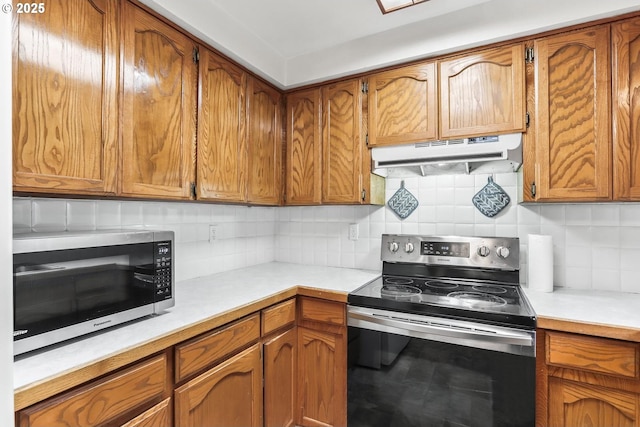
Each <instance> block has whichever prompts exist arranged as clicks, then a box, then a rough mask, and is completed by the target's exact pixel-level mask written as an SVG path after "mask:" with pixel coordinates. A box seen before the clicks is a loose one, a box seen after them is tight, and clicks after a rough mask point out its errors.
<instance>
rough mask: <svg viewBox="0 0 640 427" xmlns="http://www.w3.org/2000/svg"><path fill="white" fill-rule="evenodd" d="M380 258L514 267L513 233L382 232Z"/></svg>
mask: <svg viewBox="0 0 640 427" xmlns="http://www.w3.org/2000/svg"><path fill="white" fill-rule="evenodd" d="M381 259H382V261H386V262H403V263H413V264H430V265H450V266H461V267H477V268H491V269H499V270H518V269H519V268H520V241H519V239H518V238H517V237H460V236H415V235H407V234H383V235H382V253H381Z"/></svg>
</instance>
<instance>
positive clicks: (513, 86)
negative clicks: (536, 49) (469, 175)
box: [438, 43, 526, 139]
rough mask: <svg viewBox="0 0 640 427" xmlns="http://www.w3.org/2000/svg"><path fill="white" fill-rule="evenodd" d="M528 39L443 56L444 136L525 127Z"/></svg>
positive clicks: (441, 105) (441, 104)
mask: <svg viewBox="0 0 640 427" xmlns="http://www.w3.org/2000/svg"><path fill="white" fill-rule="evenodd" d="M524 52H525V49H524V44H522V43H518V44H515V45H510V46H504V47H499V48H495V49H488V50H483V51H480V52H473V53H469V54H466V55H463V56H458V57H454V58H451V59H445V60H442V61H438V75H439V79H440V137H441V139H449V138H460V137H469V136H482V135H492V134H498V133H508V132H522V131H524V130H525V127H526V121H525V115H526V111H525V74H524V64H525V62H524Z"/></svg>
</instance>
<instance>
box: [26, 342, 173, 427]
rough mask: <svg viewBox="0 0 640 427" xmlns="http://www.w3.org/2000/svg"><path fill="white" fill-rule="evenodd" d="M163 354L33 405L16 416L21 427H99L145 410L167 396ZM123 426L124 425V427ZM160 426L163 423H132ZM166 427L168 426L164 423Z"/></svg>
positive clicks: (164, 355)
mask: <svg viewBox="0 0 640 427" xmlns="http://www.w3.org/2000/svg"><path fill="white" fill-rule="evenodd" d="M167 372H168V367H167V357H166V354H165V353H162V354H160V355H158V356H155V357H152V358H150V359H147V360H145V361H142V362H139V363H136V364H135V365H133V366H131V367H129V368H126V369H123V370H121V371H119V372H116V373H115V374H112V375H109V376H107V377H105V378H103V379H101V380H97V381H94V382H92V383H89V384H88V385H86V386H82V387H80V388H78V389H76V390H73V391H70V392H68V393H63V394H62V395H60V396H58V397H54V398H51V399H49V400H46V401H44V402H42V403H38V404H36V405H33V406H31V407H29V408H27V409H25V410H23V411H20V413H19V414H18V420H19V421H18V423H19V424H18V425H19V426H20V427H40V426H41V427H70V426H101V425H105V424H110V423H113V422H115V421H116V420H118V419H122V418H123V417H124V416H126V415H127V414H132V413H133V414H135V415H133V416H132V418H136V417H137V416H138V415H139V414H140V412H138V413H135V411H136V408H140V410H141V411H144V410H145V409H147V408H148V407H149V405H150V404H153V402H154V401H158V400H160V399H161V398H162V397H164V396H166V394H167V393H168V387H167V386H168V384H169V382H168V381H167V380H168V373H167ZM125 425H126V424H125ZM133 425H144V426H161V425H162V424H135V423H134V424H131V426H133ZM165 425H167V424H165Z"/></svg>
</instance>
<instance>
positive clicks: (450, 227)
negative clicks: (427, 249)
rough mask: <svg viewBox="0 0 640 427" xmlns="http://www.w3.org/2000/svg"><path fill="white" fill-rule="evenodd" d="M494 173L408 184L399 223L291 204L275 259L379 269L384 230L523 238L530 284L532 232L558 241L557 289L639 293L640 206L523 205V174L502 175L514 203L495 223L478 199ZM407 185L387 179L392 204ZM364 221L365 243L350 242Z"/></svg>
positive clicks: (384, 215)
mask: <svg viewBox="0 0 640 427" xmlns="http://www.w3.org/2000/svg"><path fill="white" fill-rule="evenodd" d="M487 178H488V175H455V176H454V175H443V176H429V177H424V178H423V177H411V178H406V179H405V187H406V188H407V189H408V190H409V191H411V192H412V193H413V194H414V195H415V196H416V197H417V198H418V201H419V203H420V204H419V207H418V209H417V210H416V211H414V212H413V214H411V215H410V216H409V217H408V218H406V219H405V220H400V219H399V218H398V217H397V216H396V215H395V214H394V213H393V212H392V211H391V210H390V209H389V208H388V207H387V206H385V207H374V206H357V207H353V206H343V207H326V206H321V207H288V208H281V209H279V210H278V224H277V231H276V253H277V255H276V260H277V261H283V262H294V263H307V264H320V265H329V266H335V267H356V268H368V269H380V268H381V263H380V235H381V234H382V233H406V234H423V235H429V234H440V235H447V234H454V235H477V236H510V237H519V238H520V242H521V282H522V283H526V272H527V254H528V252H527V235H528V234H549V235H551V236H553V240H554V263H555V269H554V282H555V285H556V286H560V287H568V288H575V289H597V290H605V291H614V292H619V291H625V292H635V293H640V280H638V275H639V274H640V263H638V260H639V259H640V204H638V203H626V204H623V203H601V204H589V203H583V204H527V205H518V204H517V200H518V192H519V191H520V189H519V186H518V179H517V174H514V173H511V174H498V175H496V176H495V181H496V183H497V184H499V185H501V186H502V187H503V188H504V190H505V191H507V193H508V194H509V196H510V197H511V200H512V202H511V203H510V204H509V205H508V206H507V207H506V208H505V209H504V210H503V211H502V212H500V214H498V215H497V216H496V217H494V218H487V217H485V216H484V215H482V214H481V213H480V212H479V211H478V210H477V209H476V208H475V207H474V206H473V204H472V202H471V198H472V197H473V195H474V194H475V193H476V192H478V191H479V190H480V189H481V188H482V187H483V186H484V185H486V183H487ZM398 188H400V179H397V178H395V179H387V191H386V199H385V200H389V198H390V197H391V196H393V194H394V193H395V192H396V191H397V190H398ZM353 223H357V224H358V226H359V231H360V238H359V239H358V240H357V241H351V240H349V239H348V228H349V224H353Z"/></svg>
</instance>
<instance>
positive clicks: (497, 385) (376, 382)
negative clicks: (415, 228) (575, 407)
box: [347, 235, 536, 427]
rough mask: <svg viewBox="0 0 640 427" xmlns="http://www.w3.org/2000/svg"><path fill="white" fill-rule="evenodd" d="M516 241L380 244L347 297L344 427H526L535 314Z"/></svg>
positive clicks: (389, 239) (392, 238) (387, 240)
mask: <svg viewBox="0 0 640 427" xmlns="http://www.w3.org/2000/svg"><path fill="white" fill-rule="evenodd" d="M519 253H520V247H519V240H518V239H517V238H497V237H490V238H489V237H461V236H413V235H383V236H382V256H381V258H382V261H383V264H382V276H381V277H380V278H378V279H376V280H374V281H372V282H370V283H367V284H366V285H364V286H362V287H360V288H359V289H357V290H355V291H354V292H352V293H350V294H349V296H348V303H349V305H348V309H347V310H348V311H347V313H348V315H347V317H348V325H349V337H348V339H349V347H348V360H349V366H348V374H347V380H348V425H349V427H357V426H395V425H398V426H482V427H487V426H509V427H518V426H532V425H534V421H535V327H536V316H535V312H534V311H533V309H532V307H531V305H530V304H529V302H528V301H527V298H526V296H525V295H524V293H523V292H522V290H521V288H520V285H519V276H520V271H519V267H520V257H519Z"/></svg>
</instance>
